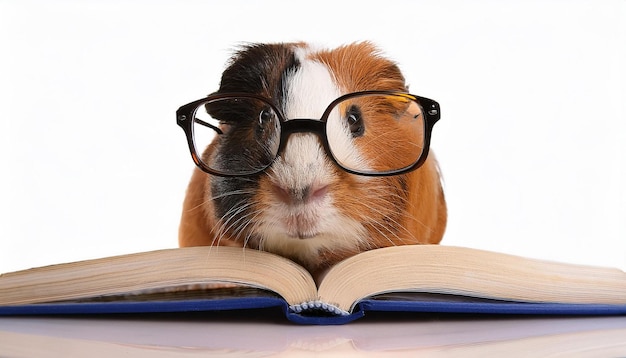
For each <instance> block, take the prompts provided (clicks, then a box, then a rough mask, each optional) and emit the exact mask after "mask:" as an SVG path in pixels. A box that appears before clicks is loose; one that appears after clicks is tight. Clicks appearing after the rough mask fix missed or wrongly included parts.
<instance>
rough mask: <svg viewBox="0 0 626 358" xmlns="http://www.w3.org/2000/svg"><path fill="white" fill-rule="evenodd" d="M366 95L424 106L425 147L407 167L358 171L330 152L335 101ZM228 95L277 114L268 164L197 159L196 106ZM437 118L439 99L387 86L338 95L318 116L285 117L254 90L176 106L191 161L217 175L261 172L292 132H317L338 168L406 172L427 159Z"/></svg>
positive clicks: (373, 174)
mask: <svg viewBox="0 0 626 358" xmlns="http://www.w3.org/2000/svg"><path fill="white" fill-rule="evenodd" d="M368 95H390V96H401V97H405V98H408V99H410V100H412V101H416V102H418V104H419V105H420V106H421V108H422V109H423V116H424V147H423V148H422V153H421V155H420V157H419V158H418V159H417V160H416V161H415V163H413V164H411V165H409V166H407V167H404V168H400V169H394V170H386V171H380V172H371V171H358V170H354V169H351V168H347V167H345V166H344V165H342V164H341V163H340V162H339V161H338V160H337V159H336V158H335V156H334V155H333V153H332V150H331V149H330V145H329V143H328V136H327V132H326V127H327V126H326V123H327V120H328V117H329V116H330V114H331V112H332V111H333V110H334V109H335V107H336V105H337V104H338V103H340V102H343V101H345V100H348V99H350V98H356V97H360V96H368ZM228 98H247V99H255V100H259V101H261V102H263V103H265V104H267V105H269V106H270V108H271V109H272V110H273V111H274V113H276V116H277V117H278V123H279V125H280V142H279V146H278V150H277V151H276V156H275V157H274V159H273V160H272V161H271V162H270V163H269V164H268V165H266V166H264V167H262V168H261V169H258V170H254V171H251V172H249V173H237V174H233V173H228V172H222V171H219V170H215V169H213V168H210V167H208V166H207V165H206V164H204V162H203V161H202V160H200V157H199V155H198V153H197V152H196V146H195V142H194V133H193V129H192V127H193V122H194V117H195V112H196V109H197V108H198V107H200V105H202V104H203V103H208V102H211V101H218V100H222V99H228ZM439 119H441V108H440V106H439V103H437V102H436V101H435V100H432V99H430V98H426V97H421V96H416V95H413V94H410V93H406V92H400V91H387V90H369V91H358V92H351V93H348V94H345V95H342V96H340V97H338V98H337V99H335V100H333V101H332V102H331V103H330V104H329V105H328V106H327V107H326V109H325V110H324V113H323V114H322V116H321V117H320V118H319V119H310V118H293V119H287V118H286V116H285V115H284V114H283V113H282V111H281V110H280V109H278V107H277V106H276V105H275V104H274V103H273V102H272V101H271V100H270V99H268V98H266V97H264V96H261V95H257V94H254V93H244V92H230V93H215V94H212V95H209V96H207V97H204V98H201V99H198V100H195V101H193V102H189V103H187V104H185V105H183V106H181V107H180V108H178V110H176V123H177V124H178V126H180V127H181V128H182V129H183V131H184V132H185V136H186V137H187V144H188V146H189V151H190V153H191V158H192V160H193V161H194V163H195V164H196V166H197V167H198V168H200V169H201V170H202V171H203V172H205V173H207V174H211V175H216V176H220V177H245V176H251V175H256V174H258V173H261V172H264V171H265V170H267V168H269V167H271V166H272V164H273V162H274V160H276V158H278V156H279V155H280V153H281V152H283V151H284V149H285V146H286V145H287V141H288V139H289V136H290V135H291V134H294V133H314V134H315V135H317V136H318V137H319V138H320V140H321V142H322V146H323V147H324V150H325V151H326V154H327V155H328V157H329V158H331V160H332V161H333V162H334V163H335V164H336V165H337V166H338V167H339V168H341V169H342V170H344V171H346V172H348V173H351V174H355V175H361V176H368V177H385V176H392V175H400V174H405V173H408V172H411V171H413V170H416V169H417V168H419V167H420V166H422V165H423V164H424V162H425V161H426V159H427V158H428V152H429V148H430V138H431V134H432V129H433V126H434V125H435V123H436V122H437V121H439ZM209 127H211V128H212V129H213V130H215V131H216V132H217V134H218V135H220V134H223V133H221V130H220V129H219V128H217V127H213V126H212V125H209ZM200 154H201V153H200Z"/></svg>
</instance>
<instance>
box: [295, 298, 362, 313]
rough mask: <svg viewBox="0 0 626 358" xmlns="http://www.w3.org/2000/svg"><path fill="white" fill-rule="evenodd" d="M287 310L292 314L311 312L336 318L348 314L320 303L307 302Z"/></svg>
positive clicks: (333, 306)
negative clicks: (325, 313)
mask: <svg viewBox="0 0 626 358" xmlns="http://www.w3.org/2000/svg"><path fill="white" fill-rule="evenodd" d="M289 310H290V311H291V312H293V313H297V314H299V313H302V312H311V311H324V312H327V313H331V314H333V315H336V316H348V315H350V312H348V311H345V310H342V309H341V308H339V307H337V306H335V305H332V304H329V303H326V302H322V301H319V300H317V301H308V302H302V303H299V304H296V305H291V306H289Z"/></svg>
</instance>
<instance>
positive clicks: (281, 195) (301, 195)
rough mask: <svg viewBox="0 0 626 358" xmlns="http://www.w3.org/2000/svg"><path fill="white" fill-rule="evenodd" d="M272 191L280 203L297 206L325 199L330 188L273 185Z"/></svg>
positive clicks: (322, 186) (324, 186)
mask: <svg viewBox="0 0 626 358" xmlns="http://www.w3.org/2000/svg"><path fill="white" fill-rule="evenodd" d="M272 190H273V192H274V194H276V197H277V198H278V199H279V200H280V201H282V202H284V203H285V204H289V205H297V204H306V203H308V202H311V201H316V200H321V199H323V198H324V197H325V196H326V194H327V193H328V186H327V185H309V186H305V187H303V188H285V187H282V186H280V185H277V184H273V185H272Z"/></svg>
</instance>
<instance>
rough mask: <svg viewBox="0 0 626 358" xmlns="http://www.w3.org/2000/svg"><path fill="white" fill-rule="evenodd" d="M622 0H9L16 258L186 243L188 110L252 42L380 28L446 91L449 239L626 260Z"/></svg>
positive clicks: (6, 110) (5, 185)
mask: <svg viewBox="0 0 626 358" xmlns="http://www.w3.org/2000/svg"><path fill="white" fill-rule="evenodd" d="M625 19H626V2H624V1H591V0H590V1H515V2H514V1H497V0H493V1H471V2H470V1H468V2H459V1H436V2H420V1H402V0H396V1H381V0H379V1H375V2H371V1H364V0H359V1H351V2H349V1H306V2H302V3H299V2H296V1H285V2H278V1H265V2H261V1H256V2H255V1H222V2H209V1H41V2H35V1H7V0H0V51H1V52H0V111H1V112H0V160H1V161H0V163H1V169H0V170H1V172H0V272H6V271H13V270H18V269H23V268H29V267H32V266H39V265H44V264H52V263H59V262H66V261H73V260H80V259H87V258H94V257H101V256H108V255H114V254H123V253H130V252H135V251H144V250H151V249H159V248H169V247H175V246H176V245H177V226H178V220H179V216H180V210H181V203H182V200H183V197H184V191H185V188H186V185H187V181H188V179H189V176H190V174H191V171H192V168H193V163H192V161H191V158H190V156H189V153H188V149H187V145H186V142H185V137H184V135H183V131H182V130H181V129H180V128H178V127H177V126H176V123H175V116H174V112H175V110H176V109H177V108H178V107H179V106H180V105H182V104H185V103H187V102H190V101H192V100H195V99H197V98H200V97H203V96H204V95H206V94H208V93H210V92H212V91H214V90H216V89H217V86H218V83H219V77H220V74H221V72H222V70H223V69H224V64H225V62H226V61H227V59H228V57H229V55H230V53H231V50H232V49H233V48H234V47H235V46H236V45H237V44H239V43H241V42H280V41H294V40H304V41H310V42H314V43H316V44H320V45H324V46H329V47H332V46H336V45H340V44H344V43H348V42H352V41H356V40H372V41H374V42H375V43H377V44H378V45H379V46H380V47H381V48H382V49H383V50H384V51H385V52H386V54H387V55H388V56H389V57H391V58H392V59H394V60H396V61H397V62H398V63H399V64H400V66H401V68H402V69H403V71H404V73H405V75H406V77H407V79H408V81H409V82H410V84H411V92H413V93H415V94H417V95H422V96H426V97H430V98H433V99H435V100H437V101H439V102H440V104H441V106H442V115H443V117H442V120H441V122H440V123H438V124H437V125H436V126H435V130H434V133H433V136H434V137H433V142H432V148H433V151H434V153H436V155H437V157H438V159H439V161H440V163H441V167H442V170H443V172H444V175H445V183H446V193H447V199H448V203H449V217H450V219H449V226H448V231H447V233H446V236H445V238H444V241H443V242H444V243H445V244H448V245H463V246H470V247H477V248H485V249H489V250H495V251H502V252H508V253H514V254H519V255H524V256H530V257H537V258H545V259H551V260H557V261H566V262H575V263H582V264H596V265H606V266H616V267H619V268H621V269H626V220H625V218H626V189H624V186H625V185H626V169H625V168H626V158H625V154H624V153H625V152H626V144H624V143H625V142H626V124H625V120H626V118H625V115H626V106H625V104H624V103H625V102H626V65H625V64H626V25H625V23H626V21H624V20H625Z"/></svg>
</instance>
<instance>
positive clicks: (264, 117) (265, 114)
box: [259, 108, 274, 125]
mask: <svg viewBox="0 0 626 358" xmlns="http://www.w3.org/2000/svg"><path fill="white" fill-rule="evenodd" d="M272 118H274V112H273V111H272V109H271V108H263V109H262V110H261V112H260V113H259V124H261V125H263V124H266V123H267V122H269V121H271V120H272Z"/></svg>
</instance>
